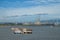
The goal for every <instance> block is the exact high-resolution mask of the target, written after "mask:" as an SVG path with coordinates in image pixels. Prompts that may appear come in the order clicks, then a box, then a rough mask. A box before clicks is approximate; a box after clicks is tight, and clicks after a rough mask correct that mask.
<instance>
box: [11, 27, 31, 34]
mask: <svg viewBox="0 0 60 40" xmlns="http://www.w3.org/2000/svg"><path fill="white" fill-rule="evenodd" d="M11 30H12V31H13V33H14V34H32V29H27V28H11Z"/></svg>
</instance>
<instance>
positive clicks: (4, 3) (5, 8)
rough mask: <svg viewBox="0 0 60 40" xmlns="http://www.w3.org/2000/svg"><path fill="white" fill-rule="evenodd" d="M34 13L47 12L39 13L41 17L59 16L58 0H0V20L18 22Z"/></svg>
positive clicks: (59, 6) (59, 0)
mask: <svg viewBox="0 0 60 40" xmlns="http://www.w3.org/2000/svg"><path fill="white" fill-rule="evenodd" d="M36 14H48V15H41V18H42V19H53V18H60V0H0V22H16V21H18V22H20V20H21V21H22V20H23V19H24V20H26V19H27V20H28V19H29V18H30V19H32V18H36V17H35V16H37V15H36ZM22 15H35V16H34V17H33V16H31V17H29V18H28V16H27V17H25V16H24V17H22Z"/></svg>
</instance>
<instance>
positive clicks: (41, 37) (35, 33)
mask: <svg viewBox="0 0 60 40" xmlns="http://www.w3.org/2000/svg"><path fill="white" fill-rule="evenodd" d="M12 27H18V28H30V29H32V34H14V33H13V32H12V30H11V28H12ZM0 40H60V27H59V26H55V27H51V26H0Z"/></svg>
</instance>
